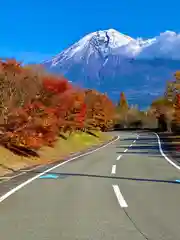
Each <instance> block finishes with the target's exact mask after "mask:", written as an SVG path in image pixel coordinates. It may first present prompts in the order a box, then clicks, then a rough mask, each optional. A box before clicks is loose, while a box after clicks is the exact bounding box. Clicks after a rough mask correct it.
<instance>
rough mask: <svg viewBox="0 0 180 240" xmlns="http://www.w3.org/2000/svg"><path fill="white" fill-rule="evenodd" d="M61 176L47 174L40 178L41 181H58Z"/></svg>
mask: <svg viewBox="0 0 180 240" xmlns="http://www.w3.org/2000/svg"><path fill="white" fill-rule="evenodd" d="M58 177H59V176H58V175H56V174H45V175H42V176H40V177H39V178H41V179H57V178H58Z"/></svg>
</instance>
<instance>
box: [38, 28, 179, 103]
mask: <svg viewBox="0 0 180 240" xmlns="http://www.w3.org/2000/svg"><path fill="white" fill-rule="evenodd" d="M178 59H179V60H180V34H176V33H175V32H172V31H166V32H164V33H161V34H160V35H159V36H156V37H154V38H150V39H143V38H137V39H134V38H131V37H129V36H127V35H125V34H122V33H120V32H118V31H116V30H114V29H109V30H105V31H97V32H93V33H90V34H88V35H86V36H85V37H83V38H82V39H81V40H79V41H78V42H76V43H75V44H73V45H72V46H70V47H69V48H67V49H65V50H64V51H62V52H61V53H60V54H58V55H56V56H55V57H53V58H52V59H50V60H47V61H44V62H43V64H44V66H45V68H47V69H48V70H49V71H52V72H55V73H60V74H64V75H65V76H66V77H68V79H69V80H71V81H72V82H74V83H77V84H80V85H83V86H84V87H88V88H89V87H90V88H96V89H98V90H100V91H106V92H109V94H110V95H111V96H112V95H113V93H117V92H119V91H125V92H126V93H127V94H129V98H131V99H132V103H134V102H135V101H136V102H138V103H139V104H140V105H141V103H142V102H143V104H145V105H148V104H149V103H150V101H151V100H152V96H154V95H152V94H151V93H150V92H153V94H155V95H159V94H162V92H163V88H164V86H165V81H166V80H167V79H169V78H171V76H172V74H173V72H174V71H176V70H178V69H180V61H177V60H178ZM132 90H133V91H132ZM118 97H119V95H118ZM113 98H115V99H116V98H117V95H116V97H114V96H113ZM133 101H134V102H133ZM145 102H146V103H145Z"/></svg>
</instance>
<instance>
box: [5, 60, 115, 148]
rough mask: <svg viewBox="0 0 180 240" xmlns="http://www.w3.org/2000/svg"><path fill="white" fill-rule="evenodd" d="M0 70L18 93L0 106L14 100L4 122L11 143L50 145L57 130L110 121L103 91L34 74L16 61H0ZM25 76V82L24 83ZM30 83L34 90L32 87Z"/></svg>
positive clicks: (110, 112) (109, 107)
mask: <svg viewBox="0 0 180 240" xmlns="http://www.w3.org/2000/svg"><path fill="white" fill-rule="evenodd" d="M0 71H1V72H2V73H3V74H4V75H3V76H5V75H8V74H9V75H8V76H10V77H9V78H8V79H9V80H8V81H9V83H10V84H9V86H10V85H12V84H11V81H13V84H14V85H13V86H14V90H13V92H17V94H18V93H19V92H21V95H20V98H17V97H16V98H12V97H13V96H14V95H12V97H6V102H5V103H6V105H3V106H4V108H5V109H7V107H5V106H9V105H8V101H10V100H11V102H12V101H13V105H12V106H13V108H12V109H9V111H8V112H7V113H6V122H4V125H3V127H4V133H3V134H4V136H5V138H6V139H8V141H9V143H10V144H15V145H16V146H25V147H27V148H30V149H39V148H40V147H42V146H43V145H48V146H53V144H54V142H55V141H56V138H57V136H58V135H59V133H60V131H64V132H65V131H67V130H69V131H76V130H84V129H88V130H89V129H94V128H97V129H101V130H106V129H108V127H109V126H110V125H111V124H112V118H113V116H114V113H115V108H114V105H113V103H112V101H111V100H110V99H109V98H108V97H107V95H105V94H101V93H99V92H97V91H94V90H88V91H85V90H83V89H75V88H74V87H73V86H72V85H71V84H70V83H69V82H68V80H67V79H65V78H64V77H59V76H54V75H49V74H47V73H43V74H38V73H37V72H36V73H35V72H34V71H33V70H31V68H30V67H29V68H27V67H22V66H21V64H20V63H18V62H16V61H15V60H7V61H0ZM12 76H14V77H12ZM5 79H7V78H5V77H4V79H3V81H5ZM27 79H28V81H29V82H28V84H27V85H26V84H25V85H23V83H25V81H27ZM31 80H35V81H34V82H32V83H31ZM17 82H18V84H17ZM33 84H35V85H34V86H35V87H36V88H35V89H36V91H34V90H33V88H31V85H33ZM36 84H37V85H36ZM22 86H23V88H22ZM30 88H31V89H32V91H30ZM10 96H11V95H10ZM18 96H19V95H18ZM3 99H4V98H3V97H2V100H3Z"/></svg>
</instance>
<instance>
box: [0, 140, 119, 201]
mask: <svg viewBox="0 0 180 240" xmlns="http://www.w3.org/2000/svg"><path fill="white" fill-rule="evenodd" d="M119 138H120V136H118V137H117V139H115V140H113V141H111V142H109V143H107V144H106V145H104V146H101V147H99V148H96V149H94V150H91V151H89V152H86V153H83V154H80V155H79V156H76V157H73V158H70V159H68V160H67V161H65V162H62V163H59V164H57V165H55V166H54V167H51V168H49V169H47V170H45V171H44V172H42V173H39V174H37V175H36V176H34V177H32V178H30V179H28V180H27V181H25V182H23V183H21V184H20V185H18V186H17V187H15V188H13V189H11V190H10V191H9V192H7V193H5V194H4V195H2V196H1V197H0V203H1V202H3V201H4V200H5V199H6V198H8V197H10V196H11V195H12V194H14V193H15V192H17V191H18V190H20V189H21V188H23V187H25V186H26V185H28V184H29V183H31V182H33V181H34V180H36V179H38V178H39V177H40V176H42V175H44V174H45V173H48V172H50V171H52V170H54V169H56V168H58V167H60V166H62V165H64V164H66V163H68V162H71V161H73V160H75V159H77V158H80V157H83V156H86V155H89V154H91V153H94V152H96V151H98V150H100V149H102V148H105V147H107V146H108V145H109V144H112V143H113V142H116V141H117V140H119Z"/></svg>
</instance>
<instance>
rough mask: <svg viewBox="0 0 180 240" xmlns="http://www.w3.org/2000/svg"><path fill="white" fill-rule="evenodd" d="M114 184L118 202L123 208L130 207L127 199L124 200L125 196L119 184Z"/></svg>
mask: <svg viewBox="0 0 180 240" xmlns="http://www.w3.org/2000/svg"><path fill="white" fill-rule="evenodd" d="M112 186H113V189H114V193H115V195H116V197H117V200H118V203H119V205H120V206H121V207H122V208H126V207H128V205H127V203H126V201H125V200H124V197H123V195H122V193H121V191H120V189H119V187H118V185H112Z"/></svg>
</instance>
